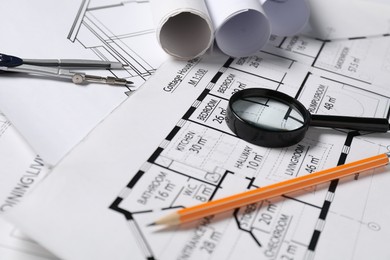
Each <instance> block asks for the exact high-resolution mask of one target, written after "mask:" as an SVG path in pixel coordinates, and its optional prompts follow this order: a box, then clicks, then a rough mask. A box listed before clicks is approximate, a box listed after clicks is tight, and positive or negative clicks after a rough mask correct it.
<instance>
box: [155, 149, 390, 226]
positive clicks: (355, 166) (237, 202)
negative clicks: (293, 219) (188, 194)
mask: <svg viewBox="0 0 390 260" xmlns="http://www.w3.org/2000/svg"><path fill="white" fill-rule="evenodd" d="M389 157H390V153H383V154H380V155H376V156H372V157H369V158H365V159H362V160H359V161H355V162H351V163H347V164H344V165H340V166H336V167H333V168H330V169H326V170H322V171H318V172H315V173H311V174H307V175H304V176H300V177H297V178H293V179H289V180H286V181H282V182H278V183H275V184H271V185H268V186H264V187H261V188H257V189H254V190H250V191H246V192H242V193H239V194H235V195H232V196H229V197H226V198H221V199H217V200H213V201H209V202H205V203H202V204H199V205H196V206H193V207H189V208H184V209H180V210H178V211H176V212H174V213H172V214H170V215H167V216H165V217H163V218H161V219H158V220H157V221H155V222H154V223H151V224H150V225H149V226H152V225H177V224H181V223H186V222H190V221H194V220H197V219H200V218H202V217H206V216H210V215H214V214H218V213H221V212H223V211H227V210H231V209H235V208H238V207H241V206H244V205H248V204H251V203H255V202H258V201H261V200H265V199H269V198H273V197H276V196H280V195H283V194H287V193H290V192H293V191H297V190H301V189H303V188H307V187H311V186H314V185H317V184H320V183H324V182H328V181H331V180H335V179H340V178H343V177H346V176H348V175H352V174H356V173H359V172H363V171H367V170H371V169H374V168H377V167H380V166H385V165H387V164H388V163H389Z"/></svg>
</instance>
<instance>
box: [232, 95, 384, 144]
mask: <svg viewBox="0 0 390 260" xmlns="http://www.w3.org/2000/svg"><path fill="white" fill-rule="evenodd" d="M226 122H227V124H228V126H229V128H230V129H231V130H232V131H233V132H234V133H235V134H236V135H237V136H238V137H239V138H241V139H244V140H245V141H248V142H250V143H253V144H256V145H260V146H264V147H287V146H291V145H294V144H296V143H299V142H300V141H301V140H302V139H303V138H304V136H305V133H306V131H307V130H308V128H309V126H318V127H328V128H342V129H350V130H360V131H369V132H382V133H385V132H387V131H388V130H389V121H388V119H387V118H368V117H349V116H329V115H312V114H310V112H309V111H308V110H307V109H306V108H305V106H304V105H303V104H302V103H300V102H299V101H298V100H296V99H295V98H293V97H290V96H288V95H286V94H284V93H281V92H278V91H275V90H271V89H263V88H251V89H244V90H241V91H238V92H236V93H235V94H233V95H232V97H231V98H230V100H229V105H228V108H227V116H226Z"/></svg>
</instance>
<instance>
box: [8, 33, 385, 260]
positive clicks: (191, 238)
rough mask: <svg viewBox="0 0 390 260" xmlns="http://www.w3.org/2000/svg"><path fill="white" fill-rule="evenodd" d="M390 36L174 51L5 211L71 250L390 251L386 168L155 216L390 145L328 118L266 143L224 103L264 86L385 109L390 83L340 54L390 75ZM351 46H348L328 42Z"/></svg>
mask: <svg viewBox="0 0 390 260" xmlns="http://www.w3.org/2000/svg"><path fill="white" fill-rule="evenodd" d="M389 39H390V38H389V37H386V36H383V37H382V38H373V39H360V40H357V39H355V40H349V41H344V42H336V43H335V42H323V41H320V40H315V39H308V38H305V37H299V36H296V37H292V38H274V39H272V44H273V45H272V46H267V51H266V52H260V53H258V54H257V55H254V56H249V57H245V58H237V59H231V58H228V57H225V56H217V57H211V56H206V57H204V59H202V60H201V61H198V60H195V61H191V62H178V61H170V62H168V63H166V64H164V65H163V66H162V67H161V68H160V70H159V71H157V73H156V74H155V75H154V76H153V77H152V78H151V79H150V80H149V81H148V82H147V83H146V84H145V85H144V87H143V88H141V89H140V90H139V91H137V92H136V93H135V94H134V95H132V96H131V97H130V98H129V99H128V100H127V101H126V102H124V103H123V104H122V105H121V106H120V107H119V108H118V109H117V110H116V111H115V112H114V113H112V114H111V115H110V116H109V117H108V118H107V119H106V120H105V121H103V122H102V124H100V125H99V126H98V127H97V128H96V129H95V130H94V131H93V132H92V133H91V134H90V135H89V136H88V137H87V138H86V139H85V140H84V142H82V143H80V144H79V145H78V147H76V148H75V149H74V150H73V152H72V153H70V154H69V155H68V156H67V157H66V158H65V159H64V160H63V161H61V162H60V163H59V164H58V165H57V167H56V168H55V169H54V170H53V171H52V173H51V174H50V176H48V178H46V179H45V181H44V182H42V183H41V185H40V186H39V187H38V188H37V189H36V190H35V191H34V193H33V194H31V196H29V198H27V200H25V201H24V202H23V203H22V204H21V205H20V206H19V207H17V208H16V209H15V210H13V211H11V212H10V213H9V215H8V216H7V217H8V219H10V220H12V222H13V223H15V224H17V225H18V226H19V227H22V228H23V230H24V231H25V232H27V234H29V235H30V236H32V237H33V238H34V239H36V240H37V241H39V242H40V243H42V244H43V245H45V246H46V247H47V248H49V249H50V250H51V251H53V252H55V253H56V254H57V255H58V256H59V257H61V258H64V259H130V258H131V259H240V258H242V257H243V256H245V258H248V259H251V258H260V257H262V258H265V259H268V258H269V259H282V258H294V259H316V260H317V259H320V260H322V259H358V260H360V259H364V260H365V259H369V258H373V259H387V258H389V257H390V254H389V251H388V249H387V246H388V241H389V239H390V223H389V221H388V220H389V217H390V208H389V207H386V206H385V205H386V203H387V198H388V196H389V189H388V183H389V181H390V174H389V169H388V168H387V169H378V170H376V171H371V172H368V173H365V174H360V175H357V176H352V177H350V178H347V179H345V180H342V181H340V182H332V183H331V184H327V185H323V186H319V187H316V188H314V189H309V190H306V191H304V192H303V193H298V194H294V195H292V194H289V195H287V196H285V197H283V198H279V199H273V200H267V201H264V202H259V203H256V204H253V205H248V206H246V207H242V208H241V209H237V210H234V211H230V212H226V213H225V214H221V215H218V216H210V217H209V218H205V219H202V220H199V221H198V222H196V223H193V224H190V225H185V226H182V227H174V228H171V229H167V230H160V227H147V224H149V223H151V222H153V221H154V220H155V219H157V218H158V217H160V216H162V215H166V214H168V213H169V212H172V211H174V210H177V209H178V208H180V207H185V206H189V205H193V204H198V203H199V202H202V201H207V200H210V199H215V198H219V197H224V196H226V195H228V194H232V193H236V192H239V191H244V190H248V189H252V188H255V187H260V186H264V185H266V184H269V183H273V182H276V181H280V180H284V179H290V178H294V177H295V176H300V175H304V174H310V173H311V172H312V171H314V170H320V169H323V168H328V167H331V166H335V165H337V164H342V163H345V162H348V161H354V160H357V159H361V158H364V157H368V156H372V155H374V154H378V153H382V152H388V151H389V147H390V143H389V140H390V139H389V134H388V133H387V134H373V133H358V132H349V131H341V130H336V129H325V128H311V129H310V130H309V131H308V134H307V136H306V137H305V139H304V140H303V141H302V142H301V143H299V144H297V145H295V146H292V147H288V148H283V149H268V148H262V147H258V146H254V145H251V144H249V143H246V142H244V141H242V140H239V139H238V138H236V137H235V136H234V135H233V134H232V132H231V131H230V130H229V129H228V128H227V126H226V124H225V122H224V115H225V113H226V105H227V102H228V99H229V97H230V96H231V95H232V93H234V92H236V91H238V90H240V89H244V88H248V87H254V86H256V87H257V86H259V87H264V88H270V89H276V90H279V91H282V92H284V93H287V94H289V95H291V96H294V97H297V98H298V99H299V100H300V101H301V102H302V103H303V104H304V105H305V106H306V107H307V108H308V109H309V110H310V111H311V112H312V113H321V114H336V115H351V116H365V117H388V115H389V110H390V90H389V89H388V88H384V87H383V86H381V85H377V84H376V83H375V81H363V80H361V77H362V76H364V75H363V74H362V73H360V71H359V70H356V71H355V72H351V71H348V70H344V68H345V66H347V67H348V66H354V65H351V63H350V62H353V61H356V59H358V60H359V64H365V67H366V68H367V72H369V73H370V74H371V75H374V77H372V78H371V79H372V80H374V79H375V78H376V77H375V76H377V75H382V76H383V77H387V79H389V80H390V78H389V77H390V76H389V75H390V74H388V73H387V74H386V73H383V72H381V71H378V70H376V69H375V68H377V66H378V65H380V64H383V63H384V62H386V60H387V59H386V57H387V55H388V54H389V52H390V51H389V50H390V48H389V46H390V40H389ZM341 43H342V44H344V46H339V44H341ZM385 46H387V48H386V47H385ZM345 47H347V48H349V52H348V54H346V53H345V52H344V54H342V52H338V51H332V50H334V49H339V48H340V49H341V50H343V49H344V48H345ZM362 47H364V48H363V49H362ZM378 48H381V49H383V52H382V53H378V52H376V51H377V49H378ZM363 50H364V51H363ZM340 57H342V60H344V64H343V65H341V64H340V62H339V60H340ZM337 65H339V66H340V69H339V70H337V71H329V69H328V67H331V66H337ZM370 68H371V69H370ZM135 111H136V112H135ZM26 215H28V216H29V217H28V218H26V217H25V216H26ZM330 249H331V250H330Z"/></svg>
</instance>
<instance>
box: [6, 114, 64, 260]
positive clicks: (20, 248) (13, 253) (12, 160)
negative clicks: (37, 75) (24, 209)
mask: <svg viewBox="0 0 390 260" xmlns="http://www.w3.org/2000/svg"><path fill="white" fill-rule="evenodd" d="M0 165H1V169H2V170H1V171H0V230H1V232H0V259H14V260H30V259H34V260H44V259H57V258H56V257H55V256H54V255H53V254H51V253H49V252H48V251H47V250H45V249H43V248H42V247H41V246H39V245H38V244H37V243H35V242H34V241H32V240H31V239H29V238H27V237H26V236H24V235H23V234H22V233H21V232H20V230H18V229H17V227H15V226H14V225H11V224H10V223H8V222H6V221H5V220H3V218H2V214H3V213H4V212H6V211H9V210H12V209H13V208H14V207H16V205H18V203H19V202H20V201H22V200H23V198H25V197H26V196H27V195H28V194H29V193H30V192H31V191H32V190H33V189H34V188H35V187H36V186H37V185H38V183H39V182H40V181H41V180H42V179H44V178H45V176H47V174H48V169H47V167H45V165H44V162H43V160H42V158H40V157H39V156H38V155H37V154H35V153H34V152H33V151H32V150H31V147H29V146H28V145H27V143H26V142H25V140H23V139H22V137H21V136H20V135H19V133H18V132H17V131H16V130H15V128H14V127H13V126H12V125H11V123H10V122H9V121H8V120H7V119H6V118H5V117H4V116H3V115H2V114H1V113H0Z"/></svg>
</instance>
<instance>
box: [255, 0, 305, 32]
mask: <svg viewBox="0 0 390 260" xmlns="http://www.w3.org/2000/svg"><path fill="white" fill-rule="evenodd" d="M260 3H261V4H262V5H263V8H264V12H265V13H266V15H267V17H268V19H269V21H270V24H271V32H272V34H274V35H278V36H292V35H296V34H298V33H300V32H301V31H302V30H303V28H304V27H305V26H306V25H307V22H308V20H309V17H310V8H309V5H308V0H260Z"/></svg>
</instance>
